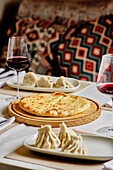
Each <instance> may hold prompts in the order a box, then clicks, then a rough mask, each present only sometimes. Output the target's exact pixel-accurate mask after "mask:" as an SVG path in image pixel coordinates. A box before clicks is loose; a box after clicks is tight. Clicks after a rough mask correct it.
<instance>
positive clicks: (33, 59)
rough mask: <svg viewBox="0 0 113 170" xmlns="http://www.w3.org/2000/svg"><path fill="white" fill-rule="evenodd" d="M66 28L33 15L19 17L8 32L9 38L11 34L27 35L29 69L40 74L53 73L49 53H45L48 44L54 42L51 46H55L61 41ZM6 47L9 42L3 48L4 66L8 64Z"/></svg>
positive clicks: (2, 64) (2, 63) (2, 58)
mask: <svg viewBox="0 0 113 170" xmlns="http://www.w3.org/2000/svg"><path fill="white" fill-rule="evenodd" d="M65 30H66V27H64V26H63V27H62V26H61V27H59V26H56V24H55V23H52V22H49V21H48V20H44V19H43V20H42V19H39V18H31V17H25V18H19V19H18V18H17V19H16V21H15V24H14V25H13V26H12V27H11V28H9V30H8V32H7V40H8V38H9V37H11V36H18V35H19V36H23V37H25V38H26V40H27V46H28V52H29V56H30V67H29V68H28V70H29V71H33V72H35V73H39V74H49V75H51V74H52V70H53V69H52V63H51V61H50V59H49V57H48V55H44V52H45V49H46V47H47V45H48V44H50V43H51V42H52V43H53V44H52V45H51V46H55V45H56V44H57V43H58V42H59V39H61V37H62V34H63V33H64V32H65ZM49 40H50V43H49ZM60 42H61V41H60ZM6 47H7V43H6V45H5V46H4V48H3V53H2V57H1V61H2V62H1V66H2V67H5V66H6V50H7V48H6ZM47 52H48V50H46V52H45V54H47ZM4 56H5V57H4Z"/></svg>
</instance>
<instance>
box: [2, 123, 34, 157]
mask: <svg viewBox="0 0 113 170" xmlns="http://www.w3.org/2000/svg"><path fill="white" fill-rule="evenodd" d="M36 132H37V127H32V126H26V125H25V124H19V125H16V126H14V127H12V128H10V129H8V130H7V131H5V132H3V133H2V134H0V156H5V155H6V154H9V153H10V152H12V151H14V150H15V149H17V148H18V147H20V146H21V145H23V141H24V139H25V138H27V137H28V136H31V135H33V134H34V133H36Z"/></svg>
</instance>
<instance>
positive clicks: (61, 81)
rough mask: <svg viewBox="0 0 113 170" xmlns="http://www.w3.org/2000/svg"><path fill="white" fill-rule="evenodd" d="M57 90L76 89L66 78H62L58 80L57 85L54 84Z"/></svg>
mask: <svg viewBox="0 0 113 170" xmlns="http://www.w3.org/2000/svg"><path fill="white" fill-rule="evenodd" d="M54 87H55V88H72V87H74V86H73V85H72V84H71V83H70V82H69V81H68V80H66V78H65V77H64V76H60V77H59V79H58V80H57V82H56V84H54Z"/></svg>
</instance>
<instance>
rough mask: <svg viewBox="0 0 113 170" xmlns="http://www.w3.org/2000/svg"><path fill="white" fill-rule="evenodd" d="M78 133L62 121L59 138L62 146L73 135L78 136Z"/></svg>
mask: <svg viewBox="0 0 113 170" xmlns="http://www.w3.org/2000/svg"><path fill="white" fill-rule="evenodd" d="M76 135H77V134H76V133H75V132H74V131H73V130H72V129H69V128H67V126H66V124H65V123H64V122H62V124H61V125H60V132H59V139H60V142H61V144H60V147H63V146H64V145H65V144H66V143H67V142H68V141H69V140H70V139H71V136H76Z"/></svg>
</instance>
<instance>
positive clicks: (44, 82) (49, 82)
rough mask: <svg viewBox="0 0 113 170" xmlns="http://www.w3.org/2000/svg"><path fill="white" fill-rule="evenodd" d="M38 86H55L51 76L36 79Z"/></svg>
mask: <svg viewBox="0 0 113 170" xmlns="http://www.w3.org/2000/svg"><path fill="white" fill-rule="evenodd" d="M36 86H37V87H47V88H52V87H53V81H52V80H51V77H50V76H47V77H46V76H44V77H41V78H40V79H39V80H37V81H36Z"/></svg>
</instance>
